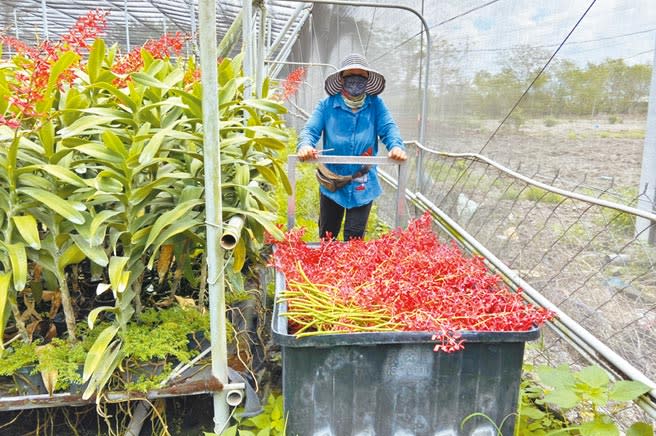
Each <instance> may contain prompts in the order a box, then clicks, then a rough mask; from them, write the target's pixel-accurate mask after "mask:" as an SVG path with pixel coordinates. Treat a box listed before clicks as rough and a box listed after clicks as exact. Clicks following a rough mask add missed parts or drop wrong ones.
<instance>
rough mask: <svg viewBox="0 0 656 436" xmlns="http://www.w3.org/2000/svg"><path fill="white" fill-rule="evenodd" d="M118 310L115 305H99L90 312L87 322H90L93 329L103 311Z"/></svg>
mask: <svg viewBox="0 0 656 436" xmlns="http://www.w3.org/2000/svg"><path fill="white" fill-rule="evenodd" d="M105 311H106V312H116V308H115V307H113V306H98V307H96V308H94V309H93V310H91V312H89V315H87V322H88V323H89V328H90V329H92V328H93V326H94V324H95V323H96V319H97V318H98V315H100V313H101V312H105Z"/></svg>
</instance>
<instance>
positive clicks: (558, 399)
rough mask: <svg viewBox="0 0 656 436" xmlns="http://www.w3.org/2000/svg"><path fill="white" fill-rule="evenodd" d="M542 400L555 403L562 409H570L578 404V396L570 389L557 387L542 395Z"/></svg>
mask: <svg viewBox="0 0 656 436" xmlns="http://www.w3.org/2000/svg"><path fill="white" fill-rule="evenodd" d="M544 401H546V402H547V403H551V404H555V405H556V406H558V407H562V408H563V409H571V408H572V407H574V406H576V405H577V404H578V402H579V398H578V397H577V396H576V394H575V393H574V392H572V391H569V390H564V389H558V390H555V391H552V392H550V393H548V394H546V395H545V396H544Z"/></svg>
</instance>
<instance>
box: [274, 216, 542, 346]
mask: <svg viewBox="0 0 656 436" xmlns="http://www.w3.org/2000/svg"><path fill="white" fill-rule="evenodd" d="M302 235H303V230H294V231H291V232H288V233H287V235H286V239H285V240H284V241H282V242H281V243H279V244H278V245H277V246H276V250H275V253H274V256H273V258H272V265H273V266H274V267H275V268H276V269H277V270H278V271H280V272H282V273H284V275H285V278H286V282H287V289H286V290H285V292H284V293H283V298H285V299H287V300H288V306H289V308H288V313H287V314H286V316H288V317H290V320H292V321H293V323H290V325H293V328H294V329H295V330H296V332H299V331H300V332H301V333H305V334H307V333H310V332H316V333H325V332H333V333H334V332H345V331H347V332H348V331H351V332H356V331H377V330H382V329H385V330H388V331H389V330H400V331H422V332H433V333H434V335H435V336H434V339H436V340H437V341H438V344H437V345H436V347H435V350H436V351H438V350H442V351H455V350H459V349H462V348H463V343H462V340H460V333H461V332H463V331H475V332H485V331H527V330H531V329H533V328H535V327H536V326H540V325H542V324H543V323H544V322H545V321H547V320H548V319H550V318H551V317H552V316H553V313H552V312H550V311H549V310H547V309H544V308H540V307H536V306H534V305H531V304H529V303H527V302H526V301H525V300H524V299H523V298H522V296H521V291H520V292H513V291H511V290H510V289H509V288H508V287H507V286H506V285H505V284H504V283H503V281H502V279H501V277H500V276H498V275H494V274H492V273H491V272H490V271H489V269H488V268H487V267H486V266H485V263H484V262H483V259H482V258H481V257H480V256H465V255H463V253H462V252H461V250H460V249H459V248H458V247H457V246H456V245H455V244H454V243H441V242H440V241H439V240H438V237H437V235H436V234H435V233H434V232H433V231H432V228H431V217H430V215H428V214H424V215H423V216H422V217H420V218H419V219H416V220H414V221H411V222H410V223H409V225H408V227H407V229H406V230H403V229H397V230H393V231H391V232H389V233H387V234H385V235H383V236H382V237H381V238H379V239H375V240H370V241H363V240H352V241H349V242H345V243H344V242H338V241H334V240H323V241H321V243H320V244H318V246H309V245H307V244H306V243H305V242H303V241H302V240H301V237H302ZM318 296H322V298H319V297H318ZM335 310H339V313H338V314H337V315H335V316H334V317H333V318H331V319H335V320H336V321H335V322H334V323H333V325H332V326H331V325H326V322H325V319H324V321H323V322H322V323H317V322H316V321H314V320H313V317H314V316H317V314H325V313H329V312H331V311H335ZM371 314H376V316H374V317H373V318H372V317H371ZM322 316H323V315H322ZM349 317H353V318H354V319H355V320H356V321H358V322H354V321H353V320H350V319H349ZM379 327H380V328H379ZM299 336H300V335H299Z"/></svg>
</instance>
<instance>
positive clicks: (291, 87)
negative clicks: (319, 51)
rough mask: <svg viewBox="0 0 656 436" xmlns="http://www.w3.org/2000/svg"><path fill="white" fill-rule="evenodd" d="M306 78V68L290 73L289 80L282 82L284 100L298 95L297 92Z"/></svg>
mask: <svg viewBox="0 0 656 436" xmlns="http://www.w3.org/2000/svg"><path fill="white" fill-rule="evenodd" d="M304 78H305V69H304V68H296V69H295V70H294V71H292V72H291V73H289V75H288V76H287V78H285V80H283V81H282V90H283V93H282V100H287V99H288V98H289V97H291V96H292V95H294V94H296V91H298V88H300V87H301V84H302V83H303V79H304Z"/></svg>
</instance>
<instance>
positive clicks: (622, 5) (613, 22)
mask: <svg viewBox="0 0 656 436" xmlns="http://www.w3.org/2000/svg"><path fill="white" fill-rule="evenodd" d="M379 3H399V2H398V0H397V1H394V0H385V1H381V0H379ZM401 3H402V4H404V5H407V6H409V7H412V8H414V9H415V10H417V11H421V9H422V0H408V1H404V2H401ZM591 3H593V0H496V1H494V0H423V10H424V14H423V15H424V17H425V19H426V21H427V23H428V26H429V27H430V32H431V37H432V40H433V41H434V44H435V41H437V40H446V41H448V42H449V43H450V44H452V45H453V46H454V47H455V48H456V50H457V51H458V52H459V53H466V54H467V56H468V57H471V58H472V59H474V61H473V64H472V66H471V68H472V69H474V68H475V67H480V68H485V69H488V70H490V69H494V68H490V65H492V64H494V63H498V60H499V59H500V58H503V57H504V56H507V55H508V54H509V53H510V52H511V50H512V48H513V47H516V46H518V45H530V46H532V47H536V48H537V49H541V50H545V51H546V52H548V53H553V52H554V51H555V50H556V49H557V48H558V46H559V45H560V44H561V43H562V42H563V40H565V38H566V36H567V35H568V33H569V32H570V31H571V30H572V29H574V28H575V29H574V31H573V33H572V34H571V36H570V37H569V38H568V40H567V43H566V44H565V45H564V46H563V47H562V48H561V49H560V50H559V51H558V54H557V58H559V59H569V60H573V61H574V62H576V63H577V64H579V65H581V66H585V65H586V64H588V63H597V64H598V63H601V62H603V61H604V60H605V59H608V58H623V59H625V61H626V63H627V64H630V65H633V64H638V63H640V64H652V63H653V60H654V48H655V47H656V0H596V1H595V2H594V4H592V6H591V7H590V10H589V11H588V12H587V14H586V15H585V16H584V17H583V15H584V13H585V11H586V9H588V7H589V6H590V5H591ZM358 9H360V10H359V11H358V12H357V14H358V16H359V17H360V18H362V19H365V20H367V19H368V20H373V21H375V23H376V24H375V26H376V27H377V28H379V29H380V28H383V29H387V28H390V29H391V30H392V32H391V33H392V34H394V33H397V34H399V35H401V34H416V33H418V32H419V30H420V29H421V25H420V21H419V19H418V18H417V17H416V16H414V15H413V14H411V13H408V12H404V11H398V10H394V9H377V10H376V11H375V12H374V11H372V10H371V9H366V10H365V8H358ZM472 10H473V11H472ZM469 11H471V12H469ZM467 12H469V13H467ZM581 17H583V18H582V19H581ZM580 19H581V21H580V23H579V24H578V25H577V22H578V21H579V20H580ZM470 61H471V60H470Z"/></svg>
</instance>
